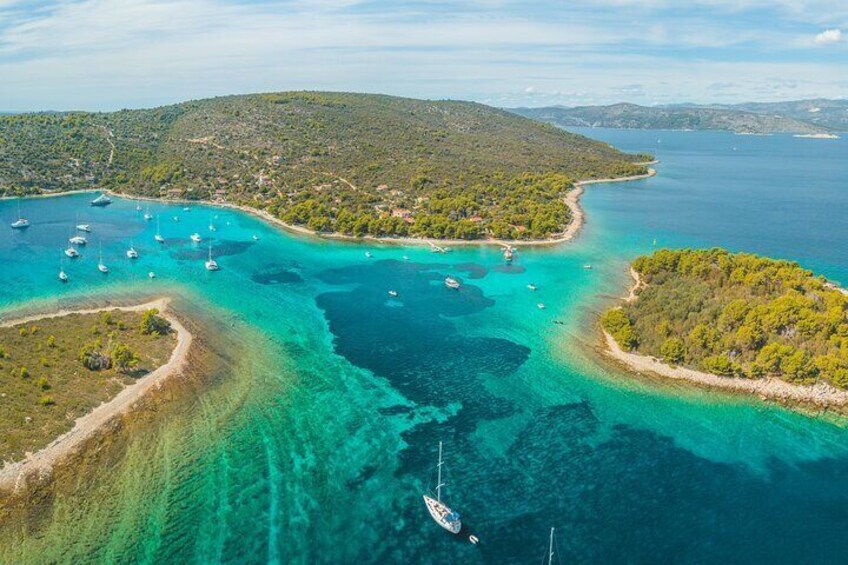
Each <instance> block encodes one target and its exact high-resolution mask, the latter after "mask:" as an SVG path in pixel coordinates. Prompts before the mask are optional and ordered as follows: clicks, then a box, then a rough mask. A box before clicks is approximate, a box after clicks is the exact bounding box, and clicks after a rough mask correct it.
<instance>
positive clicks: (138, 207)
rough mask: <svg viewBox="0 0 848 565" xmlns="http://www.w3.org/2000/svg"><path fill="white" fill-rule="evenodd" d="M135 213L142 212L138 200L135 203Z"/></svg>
mask: <svg viewBox="0 0 848 565" xmlns="http://www.w3.org/2000/svg"><path fill="white" fill-rule="evenodd" d="M135 211H136V212H141V201H140V200H138V199H136V201H135Z"/></svg>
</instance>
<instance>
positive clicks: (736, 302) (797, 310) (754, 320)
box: [601, 249, 848, 389]
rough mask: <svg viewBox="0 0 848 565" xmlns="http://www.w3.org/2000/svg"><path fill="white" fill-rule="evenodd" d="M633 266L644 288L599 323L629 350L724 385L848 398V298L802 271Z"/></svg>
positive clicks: (653, 263) (657, 259)
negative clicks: (802, 389) (782, 386)
mask: <svg viewBox="0 0 848 565" xmlns="http://www.w3.org/2000/svg"><path fill="white" fill-rule="evenodd" d="M632 267H633V270H634V271H635V272H636V273H637V274H638V276H639V278H640V280H641V282H642V283H643V284H644V287H643V288H642V290H641V291H640V292H639V294H638V297H637V298H636V299H635V300H632V301H628V302H627V303H625V304H624V306H622V307H620V308H613V309H611V310H609V311H607V312H606V313H605V314H604V315H603V316H602V319H601V323H602V325H603V327H604V329H605V330H606V331H607V332H609V333H610V334H611V335H612V336H613V338H614V339H615V340H616V342H617V343H618V344H619V346H620V347H621V348H622V349H624V350H627V351H633V352H637V353H640V354H644V355H650V356H653V357H657V358H661V359H662V360H663V361H664V362H665V363H667V364H670V365H681V366H685V367H689V368H693V369H697V370H701V371H705V372H707V373H712V374H716V375H721V376H728V377H730V376H735V377H744V378H749V379H758V378H763V377H779V378H781V379H783V380H786V381H789V382H792V383H796V384H802V385H811V384H815V383H817V382H824V383H828V384H830V385H833V386H835V387H837V388H841V389H848V296H846V294H845V293H844V292H843V291H842V290H841V289H839V288H837V287H835V286H834V285H833V284H831V283H829V282H827V281H826V280H824V279H823V278H821V277H816V276H814V275H813V273H812V272H810V271H808V270H806V269H803V268H801V267H800V266H799V265H798V264H797V263H793V262H790V261H782V260H774V259H768V258H764V257H758V256H756V255H751V254H745V253H736V254H734V253H730V252H728V251H725V250H722V249H710V250H691V249H684V250H673V251H672V250H661V251H657V252H656V253H654V254H652V255H651V256H644V257H639V258H637V259H636V260H635V261H634V262H633V265H632Z"/></svg>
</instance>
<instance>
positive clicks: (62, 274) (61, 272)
mask: <svg viewBox="0 0 848 565" xmlns="http://www.w3.org/2000/svg"><path fill="white" fill-rule="evenodd" d="M59 280H60V281H62V282H63V283H66V282H68V275H66V274H65V269H64V267H63V265H62V258H61V257H59Z"/></svg>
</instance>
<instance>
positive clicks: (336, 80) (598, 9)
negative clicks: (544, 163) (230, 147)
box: [0, 0, 848, 110]
mask: <svg viewBox="0 0 848 565" xmlns="http://www.w3.org/2000/svg"><path fill="white" fill-rule="evenodd" d="M295 89H298V90H299V89H314V90H350V91H363V92H384V93H388V94H396V95H402V96H414V97H423V98H460V99H470V100H477V101H480V102H484V103H487V104H492V105H496V106H516V105H525V106H540V105H547V104H566V105H581V104H599V103H612V102H618V101H630V102H636V103H641V104H656V103H667V102H682V101H689V102H722V103H729V102H740V101H747V100H758V101H771V100H787V99H797V98H811V97H820V96H821V97H829V98H845V97H848V0H558V1H551V2H541V1H535V0H525V1H517V0H472V1H467V2H448V1H439V0H417V1H405V0H313V1H308V0H282V1H280V0H274V1H272V0H59V1H47V0H28V1H22V0H0V110H43V109H85V110H112V109H118V108H122V107H145V106H155V105H160V104H167V103H171V102H178V101H182V100H187V99H195V98H204V97H208V96H216V95H222V94H231V93H243V92H257V91H275V90H295Z"/></svg>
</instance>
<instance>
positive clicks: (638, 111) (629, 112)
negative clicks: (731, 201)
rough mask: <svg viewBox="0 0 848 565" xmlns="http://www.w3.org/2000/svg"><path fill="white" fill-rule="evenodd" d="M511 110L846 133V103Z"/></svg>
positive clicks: (590, 122) (609, 121)
mask: <svg viewBox="0 0 848 565" xmlns="http://www.w3.org/2000/svg"><path fill="white" fill-rule="evenodd" d="M510 111H511V112H515V113H516V114H519V115H522V116H525V117H528V118H533V119H536V120H540V121H543V122H548V123H551V124H554V125H558V126H566V127H567V126H572V127H608V128H627V129H678V130H686V129H691V130H725V131H732V132H736V133H754V134H767V133H793V134H808V135H814V134H826V133H833V132H845V131H848V100H824V99H818V100H796V101H790V102H767V103H758V102H749V103H744V104H733V105H696V104H673V105H666V106H639V105H637V104H626V103H621V104H612V105H609V106H578V107H574V108H569V107H565V106H548V107H545V108H513V109H510Z"/></svg>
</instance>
